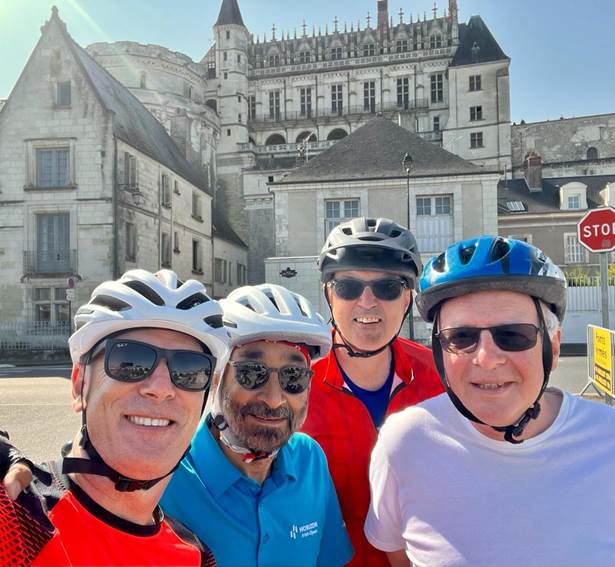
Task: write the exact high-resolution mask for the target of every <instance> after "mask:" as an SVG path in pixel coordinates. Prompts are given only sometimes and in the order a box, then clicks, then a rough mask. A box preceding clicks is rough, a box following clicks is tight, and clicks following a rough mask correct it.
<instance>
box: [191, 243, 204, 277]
mask: <svg viewBox="0 0 615 567" xmlns="http://www.w3.org/2000/svg"><path fill="white" fill-rule="evenodd" d="M192 271H193V272H196V273H197V274H202V273H203V259H202V253H201V241H200V240H196V239H195V238H193V239H192Z"/></svg>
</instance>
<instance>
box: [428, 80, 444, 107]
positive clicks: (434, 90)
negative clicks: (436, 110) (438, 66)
mask: <svg viewBox="0 0 615 567" xmlns="http://www.w3.org/2000/svg"><path fill="white" fill-rule="evenodd" d="M443 101H444V75H443V74H442V73H436V74H435V75H432V76H431V102H443Z"/></svg>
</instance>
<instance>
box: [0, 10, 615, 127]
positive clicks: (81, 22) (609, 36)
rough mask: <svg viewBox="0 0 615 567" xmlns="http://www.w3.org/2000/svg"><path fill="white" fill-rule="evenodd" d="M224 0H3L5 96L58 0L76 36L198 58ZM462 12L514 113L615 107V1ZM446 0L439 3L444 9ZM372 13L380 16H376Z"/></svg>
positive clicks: (273, 18) (289, 21)
mask: <svg viewBox="0 0 615 567" xmlns="http://www.w3.org/2000/svg"><path fill="white" fill-rule="evenodd" d="M220 2H221V0H0V38H2V44H3V45H4V47H3V49H2V53H1V55H0V56H1V64H0V97H7V96H8V95H9V93H10V91H11V89H12V88H13V85H14V84H15V81H16V80H17V77H18V76H19V73H20V72H21V70H22V68H23V66H24V64H25V62H26V60H27V58H28V56H29V55H30V53H31V52H32V49H33V48H34V45H35V44H36V42H37V40H38V38H39V36H40V26H41V25H42V24H43V23H44V22H45V20H46V19H48V17H49V14H50V11H51V6H52V5H53V4H56V5H57V6H58V8H59V10H60V17H61V18H62V19H63V20H64V21H65V22H66V23H67V25H68V30H69V32H70V33H71V35H72V36H73V38H74V39H75V40H76V41H77V42H79V43H80V44H81V45H83V46H86V45H88V44H90V43H93V42H95V41H119V40H131V41H137V42H140V43H155V44H161V45H164V46H165V47H168V48H170V49H172V50H175V51H180V52H182V53H185V54H187V55H189V56H190V57H192V58H193V59H197V60H198V59H200V58H201V57H202V56H203V55H204V54H205V52H206V51H207V49H208V47H209V46H210V45H211V42H212V32H211V28H212V24H213V23H214V22H215V20H216V18H217V15H218V11H219V8H220ZM376 5H377V2H376V0H334V1H332V0H309V1H307V2H306V1H300V0H239V6H240V8H241V11H242V14H243V18H244V22H245V24H246V25H247V27H248V29H249V30H250V31H251V32H252V33H254V34H255V35H256V34H259V35H260V36H261V37H262V34H263V33H266V34H267V36H268V37H269V36H270V34H271V25H272V24H273V23H275V24H276V27H277V29H278V30H279V31H280V30H291V32H292V30H293V29H294V28H297V29H299V30H300V29H301V22H302V21H303V19H305V20H306V21H307V24H308V26H309V29H310V30H311V27H312V25H316V26H317V28H318V26H322V29H323V32H324V27H325V25H326V24H328V25H329V29H331V28H332V27H333V18H334V16H337V17H338V18H339V19H340V20H341V21H342V22H343V21H345V20H346V21H349V22H350V21H351V20H352V21H354V22H356V21H357V20H359V19H360V20H361V26H362V27H363V26H364V25H365V16H366V14H367V12H368V11H370V12H371V14H372V16H374V14H375V13H376ZM458 5H459V11H460V17H459V19H460V21H462V22H467V20H468V19H469V17H470V16H472V15H475V14H479V15H480V16H482V18H483V19H484V20H485V22H486V23H487V25H488V26H489V28H490V29H491V32H492V33H493V35H494V36H495V38H496V39H497V40H498V42H499V43H500V46H501V47H502V49H503V50H504V52H505V53H506V54H507V55H508V56H509V57H510V58H511V59H512V64H511V108H512V120H513V121H516V122H519V121H520V120H521V119H525V120H526V121H527V122H530V121H537V120H546V119H553V118H559V117H560V116H562V115H563V116H566V117H569V116H582V115H586V114H599V113H605V112H615V39H614V37H613V22H615V1H613V0H584V1H583V2H579V1H578V0H458ZM432 6H433V0H389V12H390V14H392V15H393V18H394V21H398V16H397V14H398V12H399V9H400V7H402V8H403V9H404V11H405V12H406V17H407V15H408V14H409V13H410V12H412V14H413V15H414V18H415V19H416V16H417V14H421V17H422V14H423V13H424V12H426V13H427V14H428V16H429V15H431V14H432V12H431V8H432ZM445 6H448V0H440V1H439V2H438V13H441V12H442V10H443V8H444V7H445ZM372 21H373V20H372Z"/></svg>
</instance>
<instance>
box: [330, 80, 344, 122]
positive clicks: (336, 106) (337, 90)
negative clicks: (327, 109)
mask: <svg viewBox="0 0 615 567" xmlns="http://www.w3.org/2000/svg"><path fill="white" fill-rule="evenodd" d="M343 111H344V98H343V90H342V85H331V112H332V113H333V114H339V115H341V114H342V112H343Z"/></svg>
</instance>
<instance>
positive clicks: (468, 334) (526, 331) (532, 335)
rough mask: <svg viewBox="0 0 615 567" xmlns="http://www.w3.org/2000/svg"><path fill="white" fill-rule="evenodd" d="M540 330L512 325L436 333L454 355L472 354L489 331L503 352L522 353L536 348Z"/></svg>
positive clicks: (529, 325) (527, 324) (444, 330)
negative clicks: (482, 334)
mask: <svg viewBox="0 0 615 567" xmlns="http://www.w3.org/2000/svg"><path fill="white" fill-rule="evenodd" d="M539 330H540V329H539V328H538V327H537V326H536V325H533V324H532V323H511V324H508V325H495V326H493V327H452V328H449V329H442V330H441V331H439V332H438V333H436V337H437V338H438V340H439V341H440V345H441V346H442V348H443V349H444V350H445V351H447V352H450V353H453V354H465V353H472V352H474V351H475V350H476V348H477V347H478V343H479V342H480V334H481V332H482V331H489V332H490V333H491V336H492V337H493V342H494V343H495V344H496V345H497V346H498V348H500V349H501V350H504V351H508V352H520V351H523V350H529V349H531V348H533V347H534V346H536V342H537V340H538V332H539Z"/></svg>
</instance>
